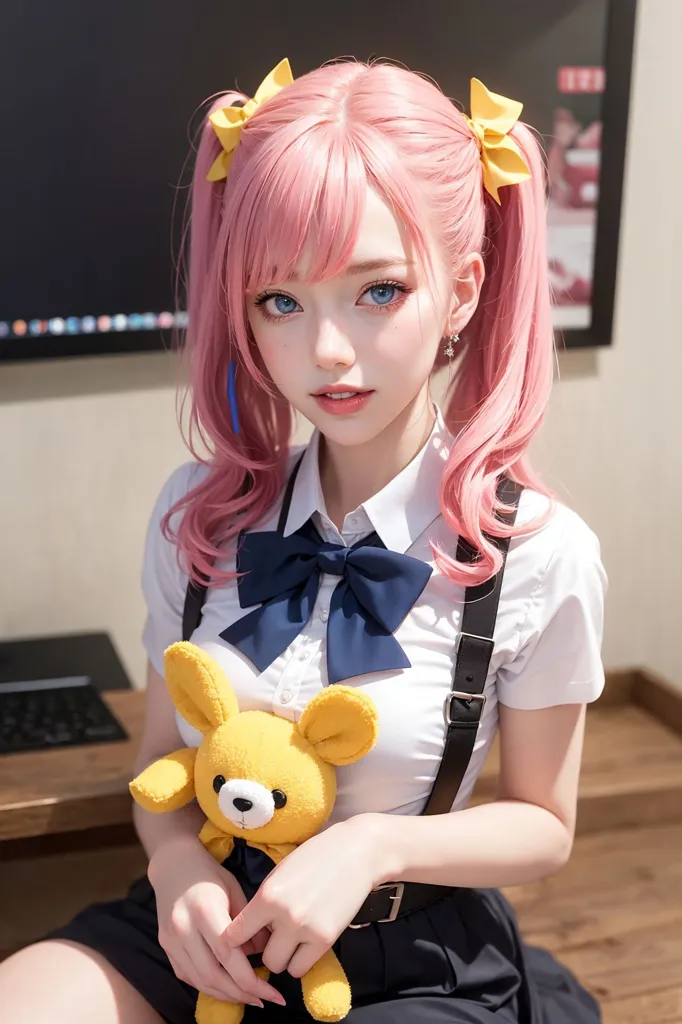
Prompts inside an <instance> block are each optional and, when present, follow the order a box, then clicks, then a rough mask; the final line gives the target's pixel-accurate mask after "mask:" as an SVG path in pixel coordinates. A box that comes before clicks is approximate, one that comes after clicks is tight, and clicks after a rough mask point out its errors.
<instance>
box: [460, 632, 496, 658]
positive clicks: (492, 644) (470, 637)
mask: <svg viewBox="0 0 682 1024" xmlns="http://www.w3.org/2000/svg"><path fill="white" fill-rule="evenodd" d="M464 637H466V638H467V640H482V641H483V643H484V644H489V645H490V648H491V654H492V649H493V648H494V647H495V641H494V640H492V639H491V638H490V637H489V636H476V634H475V633H458V634H457V639H456V641H455V653H457V652H458V651H459V649H460V647H461V645H462V640H463V639H464Z"/></svg>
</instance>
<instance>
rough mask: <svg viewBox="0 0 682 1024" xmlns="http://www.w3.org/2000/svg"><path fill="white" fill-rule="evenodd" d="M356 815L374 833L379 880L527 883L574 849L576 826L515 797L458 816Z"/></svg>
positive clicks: (473, 884)
mask: <svg viewBox="0 0 682 1024" xmlns="http://www.w3.org/2000/svg"><path fill="white" fill-rule="evenodd" d="M353 820H354V821H355V822H357V823H358V824H359V825H360V828H362V829H363V830H366V832H367V834H368V836H369V839H368V848H369V850H370V854H369V855H370V856H371V857H372V859H373V864H374V866H375V875H376V882H375V884H381V883H382V882H387V881H398V880H399V881H403V882H426V883H429V884H432V885H452V886H461V887H462V888H482V889H487V888H498V887H500V886H506V885H520V884H522V883H523V882H530V881H534V880H535V879H538V878H542V877H544V876H546V875H550V874H552V873H554V872H555V871H557V870H559V868H560V867H562V866H563V865H564V864H565V863H566V861H567V860H568V857H569V855H570V852H571V846H572V835H571V832H570V830H569V829H568V828H567V827H566V825H564V823H563V822H562V821H560V819H559V818H558V817H556V815H554V814H552V813H551V811H548V810H546V809H545V808H544V807H539V806H537V805H536V804H530V803H522V802H521V801H513V800H499V801H496V802H495V803H491V804H483V805H480V806H478V807H471V808H468V809H467V810H463V811H455V812H453V813H451V814H438V815H425V816H422V817H417V816H414V817H413V816H401V815H393V814H372V815H361V816H359V818H357V819H353ZM351 827H352V826H351Z"/></svg>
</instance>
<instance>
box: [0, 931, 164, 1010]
mask: <svg viewBox="0 0 682 1024" xmlns="http://www.w3.org/2000/svg"><path fill="white" fill-rule="evenodd" d="M0 1006H1V1007H2V1024H93V1021H96V1022H97V1024H162V1021H161V1018H160V1017H159V1015H158V1014H157V1013H155V1012H154V1010H152V1008H151V1007H150V1006H149V1004H148V1003H147V1002H146V1001H145V1000H144V999H143V998H142V996H141V995H140V994H139V992H137V991H136V990H135V989H134V988H133V987H132V985H131V984H130V983H129V982H127V981H126V980H125V978H123V977H122V976H121V975H120V974H119V973H118V971H117V970H115V969H114V968H113V967H112V966H111V964H109V963H107V961H106V960H104V959H103V957H101V956H100V955H99V953H95V952H94V951H93V950H91V949H87V948H86V947H85V946H81V945H79V944H78V943H77V942H68V941H65V940H62V939H59V940H55V941H49V942H39V943H37V944H36V945H35V946H28V947H27V948H26V949H22V950H20V951H19V952H18V953H15V954H14V956H11V957H9V959H7V960H4V961H3V962H2V963H0Z"/></svg>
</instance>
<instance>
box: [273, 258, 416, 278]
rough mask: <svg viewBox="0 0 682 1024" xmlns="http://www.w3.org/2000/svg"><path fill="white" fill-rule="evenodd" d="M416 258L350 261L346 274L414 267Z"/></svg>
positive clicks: (292, 276) (352, 274)
mask: <svg viewBox="0 0 682 1024" xmlns="http://www.w3.org/2000/svg"><path fill="white" fill-rule="evenodd" d="M413 266H414V260H408V259H407V258H406V257H405V256H380V257H378V258H377V259H374V260H360V261H359V262H358V263H350V264H349V265H348V266H347V267H346V268H345V270H344V271H343V273H344V274H346V275H348V276H349V277H351V276H353V277H357V276H359V275H360V274H371V273H372V272H373V271H375V270H389V269H390V268H391V267H413ZM288 280H289V281H298V275H297V274H292V275H291V277H289V278H288Z"/></svg>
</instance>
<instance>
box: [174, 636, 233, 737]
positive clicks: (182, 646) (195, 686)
mask: <svg viewBox="0 0 682 1024" xmlns="http://www.w3.org/2000/svg"><path fill="white" fill-rule="evenodd" d="M163 660H164V666H165V669H166V683H167V685H168V690H169V692H170V695H171V699H172V701H173V703H174V704H175V706H176V708H177V709H178V711H179V712H180V714H181V715H182V717H183V718H184V719H185V720H186V721H187V722H189V724H190V725H193V726H194V728H195V729H198V730H199V732H202V733H204V734H206V733H207V732H210V731H211V730H212V729H216V728H217V727H218V726H219V725H222V724H223V723H224V722H226V721H227V720H228V718H232V717H233V716H234V715H237V714H239V705H238V704H237V698H236V696H235V693H234V690H233V689H232V687H231V686H230V684H229V682H228V680H227V676H226V675H225V673H224V672H223V670H222V669H221V667H220V665H219V664H218V663H217V661H215V660H214V659H213V658H212V657H211V656H210V655H208V654H207V653H206V652H205V651H202V650H201V648H200V647H197V646H196V645H195V644H190V643H188V642H187V641H184V640H183V641H181V642H179V643H176V644H171V646H170V647H167V648H166V651H165V652H164V656H163Z"/></svg>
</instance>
